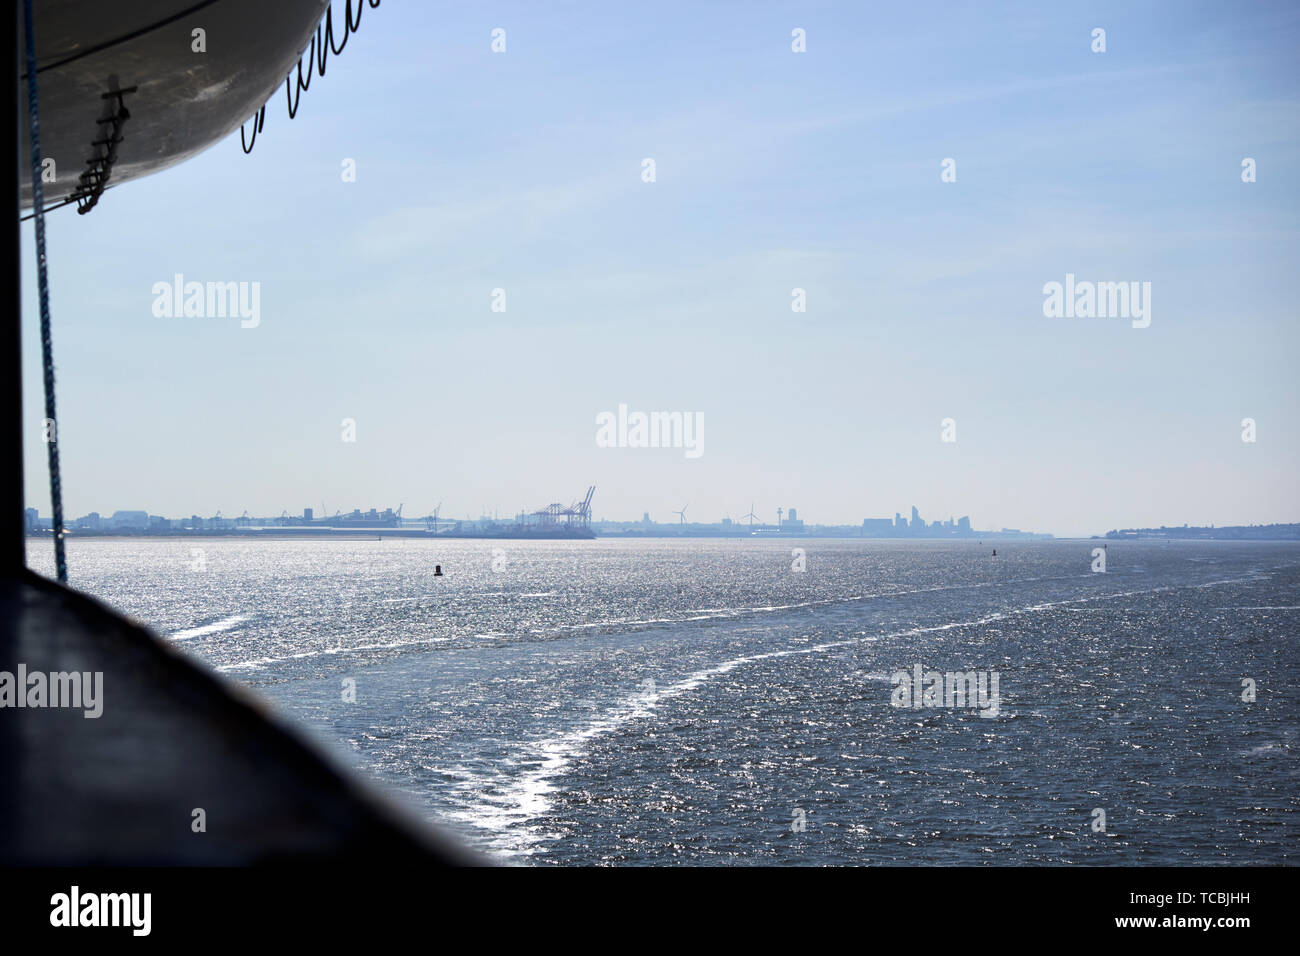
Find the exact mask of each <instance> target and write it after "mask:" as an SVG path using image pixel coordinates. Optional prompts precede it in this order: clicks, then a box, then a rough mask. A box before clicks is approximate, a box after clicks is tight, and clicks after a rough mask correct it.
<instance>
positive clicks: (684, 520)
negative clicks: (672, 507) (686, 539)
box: [673, 505, 690, 524]
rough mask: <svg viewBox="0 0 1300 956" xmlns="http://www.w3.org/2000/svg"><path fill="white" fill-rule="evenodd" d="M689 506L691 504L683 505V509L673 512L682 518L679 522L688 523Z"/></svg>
mask: <svg viewBox="0 0 1300 956" xmlns="http://www.w3.org/2000/svg"><path fill="white" fill-rule="evenodd" d="M689 507H690V505H682V510H681V511H674V512H673V514H675V515H677V516H678V517H679V518H681V519H682V520H681V521H680V522H678V523H679V524H686V509H687V508H689Z"/></svg>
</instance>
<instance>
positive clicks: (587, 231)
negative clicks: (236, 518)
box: [24, 0, 1300, 534]
mask: <svg viewBox="0 0 1300 956" xmlns="http://www.w3.org/2000/svg"><path fill="white" fill-rule="evenodd" d="M340 6H341V5H340ZM1003 6H1004V8H1003V9H1001V10H997V11H989V10H985V9H983V7H984V5H980V4H969V5H961V6H955V7H954V6H950V5H947V4H924V3H909V4H899V5H880V4H870V5H868V4H849V3H842V4H833V3H817V4H793V3H791V4H765V3H735V4H695V3H656V4H650V5H634V4H598V3H557V4H535V3H510V4H499V3H475V4H458V5H443V4H438V5H433V4H424V3H413V4H402V3H397V2H392V0H390V2H388V3H385V4H383V5H382V6H381V7H380V8H379V9H378V10H367V11H366V13H365V16H364V20H363V23H362V26H361V30H360V33H359V34H358V35H357V36H356V37H354V38H353V39H352V40H351V41H350V42H349V45H348V48H347V50H346V51H345V52H344V53H343V54H342V56H341V57H339V58H337V59H331V63H330V66H329V70H328V73H327V75H326V77H325V78H324V79H323V80H322V79H317V80H315V81H313V83H312V87H311V89H310V90H308V91H307V92H306V93H304V94H303V97H302V106H301V109H300V112H299V114H298V117H297V119H295V120H293V121H292V122H291V121H289V120H288V118H287V116H286V113H285V105H284V91H283V87H281V89H280V90H279V91H278V92H277V93H276V94H275V95H274V96H273V97H272V99H271V102H270V105H269V106H268V108H267V119H266V126H265V129H264V130H263V133H262V135H261V136H260V137H259V140H258V143H257V146H256V148H255V150H254V151H253V153H252V155H251V156H244V155H243V154H242V152H241V150H240V147H239V135H238V132H236V133H235V135H234V137H233V138H231V139H227V140H225V141H224V142H221V143H219V144H217V145H216V146H215V147H213V148H212V149H210V150H208V151H207V152H206V153H204V154H202V155H201V156H199V157H198V158H196V159H193V160H191V161H189V162H188V163H185V164H183V165H181V166H178V167H176V168H173V169H171V170H168V171H165V172H163V173H161V174H158V175H156V176H154V177H152V178H149V179H146V180H141V181H138V182H132V183H127V184H125V185H123V186H121V187H120V188H118V189H114V190H112V191H110V192H108V193H107V194H106V195H105V197H104V199H103V200H102V201H101V203H100V205H99V207H98V208H96V209H95V210H94V211H93V212H92V213H91V214H90V215H88V216H78V215H76V213H75V211H73V210H72V209H64V210H60V211H58V212H56V213H54V214H52V215H51V216H50V217H49V226H48V232H49V254H50V262H51V282H52V289H53V293H52V306H53V316H54V341H55V350H56V358H57V363H58V386H59V411H60V433H59V434H60V439H61V441H60V447H61V449H62V454H63V463H64V495H65V506H66V510H67V512H68V513H69V514H70V515H79V514H83V513H85V512H87V511H90V510H98V511H100V512H110V511H112V510H115V509H119V508H122V509H127V508H140V509H146V510H149V511H151V512H153V513H161V514H166V515H172V516H178V515H182V514H190V513H192V512H197V513H199V514H203V515H211V514H213V513H214V512H215V511H216V510H217V509H221V510H222V512H223V513H225V514H226V515H237V514H239V513H241V512H242V511H244V510H245V509H247V510H248V511H249V512H250V513H252V514H279V513H280V511H281V510H282V509H288V510H289V511H290V512H297V511H300V510H301V508H302V507H304V506H311V507H313V508H316V509H319V508H320V507H321V503H322V501H324V502H325V504H326V506H327V508H328V510H329V511H330V512H331V513H332V512H333V511H335V510H336V509H343V510H345V511H346V510H351V509H352V508H353V507H362V508H366V507H370V506H376V507H380V508H383V507H385V506H393V507H396V506H397V505H398V504H399V503H405V513H407V514H408V515H418V514H424V513H426V512H427V511H428V510H430V509H431V508H432V506H433V505H435V504H437V503H438V502H439V501H441V502H443V513H444V514H450V515H456V516H464V515H477V514H478V513H479V511H480V509H481V508H482V507H483V506H487V507H488V508H491V509H499V510H500V511H501V512H502V513H503V514H506V513H513V512H515V511H516V510H519V509H522V508H528V509H532V508H536V507H541V506H543V505H545V504H546V503H548V502H550V501H553V500H563V501H565V502H568V501H569V500H571V499H572V498H574V497H578V496H580V495H581V494H582V493H583V492H584V491H585V489H586V486H587V485H588V484H596V485H597V486H598V488H597V493H596V498H595V502H594V505H595V513H596V516H597V517H608V518H637V517H640V515H641V513H642V512H643V511H646V510H648V511H650V512H651V514H652V515H653V516H654V517H656V518H657V519H659V520H664V521H671V520H675V519H674V517H673V516H672V514H671V510H673V509H676V508H680V507H681V506H682V505H683V504H685V503H689V506H690V507H689V511H688V514H689V516H690V517H691V518H694V519H698V520H716V519H717V518H719V517H721V516H722V515H724V514H730V515H733V516H739V515H740V514H743V513H744V512H745V511H746V510H748V507H749V504H750V502H751V501H753V502H755V506H756V511H758V512H759V514H760V516H761V517H763V518H766V519H768V520H774V519H775V511H776V508H777V506H778V505H780V506H782V507H785V508H789V507H791V506H794V507H797V508H798V509H799V510H800V514H801V517H803V518H804V519H805V520H807V521H810V522H818V523H821V522H853V523H857V522H860V521H861V520H862V518H864V517H880V516H886V515H892V514H893V513H894V512H895V511H896V510H898V511H904V512H906V511H907V510H908V508H909V507H910V506H911V505H912V504H916V505H917V506H918V507H919V508H920V509H921V512H922V514H923V515H925V516H926V517H928V518H936V517H943V518H946V517H948V516H949V515H957V516H960V515H962V514H970V515H971V516H972V519H973V521H974V523H975V525H976V526H977V527H981V528H987V527H1002V526H1012V527H1020V528H1027V529H1035V530H1045V531H1052V532H1055V533H1058V534H1090V533H1096V532H1102V531H1105V530H1107V529H1109V528H1112V527H1118V526H1132V525H1148V524H1162V523H1168V524H1173V523H1179V524H1181V523H1182V522H1184V521H1187V522H1191V523H1194V524H1198V523H1210V522H1213V523H1218V524H1228V523H1250V522H1269V521H1297V520H1300V507H1297V504H1296V493H1295V487H1296V474H1297V469H1298V466H1300V425H1298V424H1297V412H1298V411H1300V408H1298V404H1300V403H1297V384H1296V375H1295V367H1296V357H1297V345H1298V344H1300V342H1298V338H1300V336H1298V334H1297V296H1296V291H1295V288H1296V272H1297V270H1296V268H1295V264H1296V262H1297V252H1300V242H1298V233H1297V213H1298V212H1300V203H1298V202H1297V196H1298V192H1297V181H1298V180H1297V177H1298V176H1300V153H1298V150H1297V127H1298V122H1297V121H1298V120H1300V106H1298V101H1297V93H1298V91H1300V66H1298V64H1300V57H1298V56H1297V52H1298V50H1297V48H1298V47H1300V8H1298V7H1297V6H1296V5H1295V4H1292V3H1241V4H1225V3H1216V4H1208V3H1130V2H1125V3H1091V4H1018V5H1015V4H1013V5H1003ZM494 27H503V28H505V29H506V31H507V52H506V53H504V54H493V53H492V52H491V51H490V49H489V43H490V31H491V30H492V28H494ZM794 27H802V28H804V29H805V30H806V31H807V44H808V51H807V53H804V54H794V53H792V52H791V51H790V32H791V30H792V29H793V28H794ZM1094 27H1103V28H1105V29H1106V31H1107V52H1106V53H1104V54H1094V53H1093V52H1091V50H1090V43H1091V38H1090V33H1091V31H1092V29H1093V28H1094ZM1247 156H1249V157H1253V158H1255V160H1256V161H1257V163H1258V182H1256V183H1253V184H1244V183H1242V182H1241V178H1240V170H1241V161H1242V158H1243V157H1247ZM644 157H652V158H654V159H655V161H656V164H657V182H655V183H653V184H646V183H643V182H642V181H641V177H640V173H641V160H642V159H643V158H644ZM945 157H953V158H954V159H955V160H956V163H957V182H956V183H942V182H940V171H941V170H940V164H941V162H942V160H943V159H944V158H945ZM344 158H353V159H355V160H356V163H357V182H355V183H344V182H342V181H341V177H340V169H341V163H342V161H343V160H344ZM30 237H31V229H30V223H28V224H27V227H26V229H25V230H24V241H25V242H27V243H28V246H27V248H26V250H25V256H24V267H25V269H26V270H27V279H26V288H25V301H26V306H25V312H24V323H25V324H24V337H25V343H24V347H25V352H26V355H25V361H26V401H27V405H26V412H25V418H26V424H27V434H26V454H27V459H28V460H27V487H28V498H29V503H30V504H34V505H36V506H38V507H39V508H40V510H41V513H42V514H47V513H48V511H49V507H48V492H47V484H46V481H47V479H46V474H45V456H44V450H43V446H42V445H41V441H40V432H39V427H38V426H39V421H40V418H41V391H40V385H41V383H40V374H39V368H40V366H39V346H38V335H37V325H36V308H35V282H34V271H33V269H32V262H31V259H32V256H31V253H30ZM177 272H180V273H183V274H184V275H185V276H186V278H187V279H197V280H200V281H207V280H214V281H250V282H251V281H258V282H260V283H261V324H260V326H259V327H258V328H255V329H241V328H240V327H239V322H238V320H237V319H233V320H232V319H198V318H189V319H186V318H179V319H177V318H173V319H160V318H156V317H155V316H154V315H153V313H152V309H151V305H152V302H153V296H152V293H151V289H152V287H153V284H154V283H155V282H159V281H170V280H171V277H172V275H173V274H174V273H177ZM1067 272H1073V273H1075V274H1076V275H1077V276H1078V277H1079V278H1080V279H1093V280H1115V281H1119V280H1133V281H1149V282H1151V283H1152V322H1151V326H1150V328H1147V329H1133V328H1131V327H1130V326H1129V323H1128V322H1127V321H1124V320H1116V319H1110V320H1106V319H1048V318H1045V317H1044V316H1043V314H1042V302H1043V294H1042V287H1043V284H1044V283H1046V282H1050V281H1062V280H1063V279H1064V277H1065V274H1066V273H1067ZM796 286H798V287H802V288H805V289H806V290H807V295H808V311H807V313H805V314H796V313H793V312H791V310H790V290H791V289H792V288H793V287H796ZM495 287H504V288H505V289H506V290H507V297H508V299H507V301H508V311H507V312H506V313H504V314H502V313H494V312H492V311H491V310H490V303H491V290H492V289H493V288H495ZM620 402H624V403H627V404H628V405H629V406H631V407H632V408H633V409H640V410H645V411H652V410H679V411H692V412H699V413H702V414H703V416H704V421H705V435H704V455H703V456H702V457H700V458H698V459H687V458H686V457H685V456H684V454H683V453H682V451H680V450H668V449H608V448H598V447H597V446H596V443H595V433H596V426H595V419H596V415H597V414H598V413H600V412H601V411H606V410H609V411H613V410H615V409H616V408H617V406H618V404H619V403H620ZM1247 416H1249V417H1253V418H1254V419H1256V421H1257V422H1258V441H1257V442H1256V443H1255V444H1246V443H1243V442H1242V441H1241V437H1240V436H1241V428H1240V422H1241V419H1242V418H1244V417H1247ZM348 417H350V418H355V419H356V421H357V436H358V440H357V442H356V443H355V444H345V443H343V442H342V441H340V421H341V419H343V418H348ZM945 417H952V418H954V419H956V421H957V438H958V440H957V442H956V443H955V444H944V443H942V442H941V441H940V440H939V438H940V420H941V419H943V418H945Z"/></svg>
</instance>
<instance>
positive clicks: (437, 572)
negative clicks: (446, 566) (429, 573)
mask: <svg viewBox="0 0 1300 956" xmlns="http://www.w3.org/2000/svg"><path fill="white" fill-rule="evenodd" d="M433 576H434V577H435V578H440V577H442V565H441V564H435V565H434V566H433Z"/></svg>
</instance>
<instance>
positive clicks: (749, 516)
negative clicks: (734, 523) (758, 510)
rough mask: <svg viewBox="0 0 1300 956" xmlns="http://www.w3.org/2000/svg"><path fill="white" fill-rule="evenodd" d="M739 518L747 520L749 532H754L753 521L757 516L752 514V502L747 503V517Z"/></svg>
mask: <svg viewBox="0 0 1300 956" xmlns="http://www.w3.org/2000/svg"><path fill="white" fill-rule="evenodd" d="M741 517H742V518H748V519H749V530H750V531H753V530H754V519H755V518H757V517H758V515H756V514H754V503H753V502H752V501H751V502H750V503H749V514H747V515H741Z"/></svg>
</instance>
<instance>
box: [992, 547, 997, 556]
mask: <svg viewBox="0 0 1300 956" xmlns="http://www.w3.org/2000/svg"><path fill="white" fill-rule="evenodd" d="M997 556H998V549H997V548H994V549H993V557H995V558H996V557H997Z"/></svg>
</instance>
